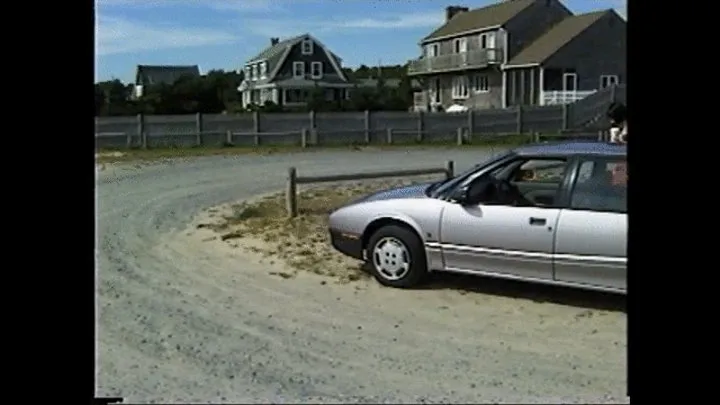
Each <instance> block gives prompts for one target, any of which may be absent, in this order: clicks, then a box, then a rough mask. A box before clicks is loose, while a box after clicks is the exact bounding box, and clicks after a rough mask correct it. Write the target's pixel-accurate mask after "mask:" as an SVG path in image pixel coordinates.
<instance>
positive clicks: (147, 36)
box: [95, 0, 626, 82]
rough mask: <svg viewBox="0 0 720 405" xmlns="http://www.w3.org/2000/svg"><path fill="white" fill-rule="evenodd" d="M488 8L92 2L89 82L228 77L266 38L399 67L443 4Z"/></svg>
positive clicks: (356, 61) (218, 0) (424, 0)
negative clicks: (163, 72) (148, 73)
mask: <svg viewBox="0 0 720 405" xmlns="http://www.w3.org/2000/svg"><path fill="white" fill-rule="evenodd" d="M625 1H626V0H563V3H564V4H565V5H566V6H567V7H568V8H569V9H570V10H572V11H573V12H575V13H581V12H586V11H591V10H598V9H606V8H615V9H616V10H618V12H620V13H621V14H622V15H625V14H624V13H625ZM493 2H495V1H494V0H459V1H456V2H453V1H450V0H444V1H443V0H96V29H97V31H96V65H95V66H96V68H95V79H96V80H109V79H113V78H117V79H120V80H122V81H124V82H129V81H131V80H132V79H133V76H134V69H135V66H136V65H138V64H146V65H153V64H158V65H184V64H187V65H195V64H197V65H199V66H200V69H201V71H202V72H203V73H204V72H207V71H208V70H211V69H224V70H235V69H238V68H239V67H240V66H241V65H242V63H243V61H245V60H247V59H248V58H250V57H252V56H254V54H256V53H258V52H260V51H261V50H262V49H263V48H264V47H266V46H267V45H268V44H269V42H270V37H281V38H285V37H289V36H294V35H298V34H302V33H305V32H309V33H310V34H312V35H313V36H315V37H316V38H318V39H319V40H320V41H321V42H323V43H324V44H325V45H326V46H328V47H329V48H330V49H331V50H332V51H333V52H335V53H336V54H338V55H340V57H342V58H343V64H344V65H345V66H349V67H357V66H359V65H361V64H366V65H375V64H377V63H378V62H381V63H383V64H400V63H405V62H406V61H407V60H408V59H411V58H414V57H417V55H418V54H419V49H418V45H417V43H418V41H419V40H420V39H421V38H422V37H423V36H425V35H427V34H428V33H430V31H432V30H433V28H435V27H438V26H439V25H440V24H441V23H442V20H443V14H444V8H445V6H447V5H450V4H455V3H457V4H460V5H465V6H468V7H470V8H477V7H482V6H485V5H487V4H489V3H493Z"/></svg>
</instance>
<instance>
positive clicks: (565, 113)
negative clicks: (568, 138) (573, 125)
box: [561, 104, 570, 131]
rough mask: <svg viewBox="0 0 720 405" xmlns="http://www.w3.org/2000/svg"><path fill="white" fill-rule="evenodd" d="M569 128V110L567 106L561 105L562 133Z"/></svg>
mask: <svg viewBox="0 0 720 405" xmlns="http://www.w3.org/2000/svg"><path fill="white" fill-rule="evenodd" d="M568 128H570V109H569V107H568V105H567V104H563V105H562V128H561V130H562V131H567V130H568Z"/></svg>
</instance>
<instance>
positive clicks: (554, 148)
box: [513, 141, 627, 156]
mask: <svg viewBox="0 0 720 405" xmlns="http://www.w3.org/2000/svg"><path fill="white" fill-rule="evenodd" d="M513 152H515V153H516V154H518V155H521V156H557V155H601V156H626V155H627V146H626V145H624V144H617V143H608V142H597V141H594V142H593V141H564V142H552V143H550V142H548V143H541V144H534V145H527V146H521V147H519V148H515V149H513Z"/></svg>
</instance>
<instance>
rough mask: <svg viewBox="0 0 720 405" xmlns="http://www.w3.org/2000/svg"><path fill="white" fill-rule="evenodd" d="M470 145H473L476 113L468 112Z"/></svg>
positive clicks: (468, 138)
mask: <svg viewBox="0 0 720 405" xmlns="http://www.w3.org/2000/svg"><path fill="white" fill-rule="evenodd" d="M467 125H468V137H467V140H468V143H472V136H473V130H474V129H475V112H474V111H473V110H468V124H467Z"/></svg>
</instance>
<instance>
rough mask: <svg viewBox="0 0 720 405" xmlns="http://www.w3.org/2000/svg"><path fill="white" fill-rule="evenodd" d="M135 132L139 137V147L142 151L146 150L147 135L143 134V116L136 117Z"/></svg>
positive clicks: (141, 114)
mask: <svg viewBox="0 0 720 405" xmlns="http://www.w3.org/2000/svg"><path fill="white" fill-rule="evenodd" d="M137 131H138V136H139V137H140V145H141V146H142V148H143V149H147V148H148V139H147V133H145V115H144V114H143V113H140V114H138V115H137Z"/></svg>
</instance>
